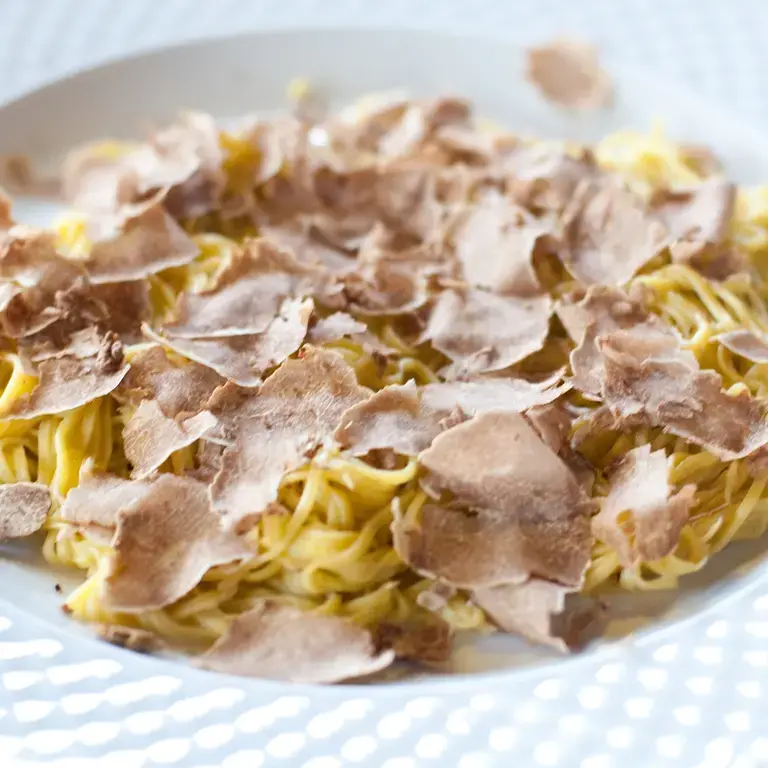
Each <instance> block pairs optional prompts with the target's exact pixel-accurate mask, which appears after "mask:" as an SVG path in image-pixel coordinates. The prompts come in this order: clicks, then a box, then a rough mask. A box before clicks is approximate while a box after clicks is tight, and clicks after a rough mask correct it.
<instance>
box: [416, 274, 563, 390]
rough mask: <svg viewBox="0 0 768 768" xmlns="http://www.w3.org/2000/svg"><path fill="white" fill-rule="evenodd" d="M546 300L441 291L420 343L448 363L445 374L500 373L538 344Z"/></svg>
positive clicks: (548, 310)
mask: <svg viewBox="0 0 768 768" xmlns="http://www.w3.org/2000/svg"><path fill="white" fill-rule="evenodd" d="M551 314H552V302H551V301H550V299H549V297H548V296H540V297H537V298H532V299H518V298H515V297H506V296H497V295H495V294H492V293H487V292H485V291H478V290H474V289H466V290H446V291H443V292H442V293H441V294H440V296H438V298H437V300H436V302H435V306H434V308H433V309H432V313H431V315H430V317H429V321H428V323H427V327H426V329H425V330H424V333H423V334H422V336H421V340H422V341H429V342H431V344H432V346H433V347H434V348H435V349H437V350H438V351H440V352H442V353H443V354H444V355H445V356H446V357H448V358H449V359H450V360H452V361H453V364H452V365H450V366H449V367H448V368H447V369H446V370H445V371H442V372H441V373H442V374H443V375H444V376H445V377H446V378H456V379H458V378H469V377H471V376H474V375H477V374H480V373H487V372H490V371H500V370H503V369H504V368H508V367H509V366H511V365H513V364H514V363H517V362H519V361H520V360H523V359H524V358H526V357H528V355H531V354H533V353H534V352H536V351H538V350H539V349H541V348H542V346H543V345H544V342H545V341H546V338H547V335H548V333H549V318H550V315H551Z"/></svg>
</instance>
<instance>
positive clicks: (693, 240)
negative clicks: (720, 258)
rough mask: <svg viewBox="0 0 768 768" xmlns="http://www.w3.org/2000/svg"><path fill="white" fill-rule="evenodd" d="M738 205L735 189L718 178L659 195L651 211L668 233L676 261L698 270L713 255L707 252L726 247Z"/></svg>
mask: <svg viewBox="0 0 768 768" xmlns="http://www.w3.org/2000/svg"><path fill="white" fill-rule="evenodd" d="M735 203H736V186H735V185H734V184H731V183H730V182H728V181H726V180H725V179H722V178H718V177H714V178H711V179H707V180H706V181H704V182H702V183H701V184H700V185H699V186H697V187H693V188H691V189H682V190H675V191H672V190H662V191H660V192H658V193H657V194H656V195H655V196H654V198H653V200H652V208H653V210H654V211H655V213H656V215H657V216H658V217H659V218H660V219H661V220H662V221H663V222H664V224H665V225H666V227H667V229H668V230H669V237H670V252H671V254H672V259H673V261H677V262H683V263H688V264H692V265H693V266H694V267H695V266H696V265H697V263H699V260H700V259H702V258H705V257H706V256H707V255H710V256H711V255H712V254H711V253H710V254H706V253H705V251H707V250H708V249H709V250H710V251H711V250H712V249H717V248H719V247H721V246H723V244H724V242H725V239H726V236H727V234H728V225H729V224H730V221H731V218H732V216H733V210H734V206H735ZM703 263H706V261H704V262H703Z"/></svg>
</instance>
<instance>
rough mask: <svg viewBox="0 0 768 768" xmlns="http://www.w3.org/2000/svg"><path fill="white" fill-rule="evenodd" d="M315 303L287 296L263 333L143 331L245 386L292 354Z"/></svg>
mask: <svg viewBox="0 0 768 768" xmlns="http://www.w3.org/2000/svg"><path fill="white" fill-rule="evenodd" d="M313 308H314V303H313V301H312V299H304V300H303V301H302V300H299V299H286V301H284V302H283V306H282V307H281V309H280V312H279V314H278V315H277V316H276V317H274V319H273V320H272V322H271V323H270V324H269V325H268V326H267V328H266V330H265V331H264V332H263V333H258V334H251V335H234V336H223V337H220V338H178V337H175V336H171V337H166V336H161V335H160V334H158V333H156V332H155V331H153V330H151V329H150V328H148V327H146V326H145V327H144V334H145V335H146V336H147V337H148V338H150V339H152V340H153V341H155V342H157V343H158V344H162V345H163V346H166V347H168V348H169V349H172V350H173V351H174V352H176V353H177V354H179V355H181V356H182V357H186V358H188V359H189V360H193V361H194V362H196V363H199V364H200V365H204V366H206V367H208V368H210V369H212V370H213V371H216V373H218V374H219V375H220V376H223V377H224V378H226V379H229V380H230V381H233V382H235V383H236V384H240V385H241V386H243V387H256V386H258V385H259V384H261V382H262V380H263V375H264V374H265V373H266V372H267V371H269V370H270V369H271V368H274V367H275V366H276V365H279V364H280V363H282V362H283V360H285V359H286V358H287V357H289V356H290V355H292V354H293V353H294V352H295V351H296V350H297V349H298V348H299V347H300V346H301V345H302V343H303V342H304V339H305V337H306V335H307V327H308V325H309V320H310V317H311V316H312V311H313Z"/></svg>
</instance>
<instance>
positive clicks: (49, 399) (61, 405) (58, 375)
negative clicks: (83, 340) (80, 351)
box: [1, 336, 129, 419]
mask: <svg viewBox="0 0 768 768" xmlns="http://www.w3.org/2000/svg"><path fill="white" fill-rule="evenodd" d="M128 368H129V366H128V364H127V363H125V362H123V350H122V345H121V344H120V343H119V342H115V341H114V339H112V338H110V337H109V336H106V337H104V338H103V339H102V344H101V346H100V348H99V352H98V354H97V355H95V356H93V357H88V358H85V359H78V358H76V357H62V358H52V359H49V360H44V361H43V362H42V363H40V367H39V368H38V376H39V381H38V384H37V386H36V387H35V388H34V389H33V390H32V391H31V392H30V393H29V394H24V395H21V396H20V397H19V398H18V399H17V400H14V401H13V402H12V403H11V404H10V406H9V407H8V408H7V409H6V410H5V412H4V413H3V414H2V416H1V418H3V419H11V418H13V419H33V418H36V417H38V416H45V415H49V414H54V413H63V412H64V411H69V410H71V409H73V408H79V407H80V406H81V405H85V404H86V403H90V402H92V401H93V400H96V399H98V398H99V397H103V396H104V395H108V394H109V393H110V392H113V391H114V390H115V389H116V388H117V386H118V385H119V384H120V382H121V381H122V380H123V378H124V377H125V375H126V373H128Z"/></svg>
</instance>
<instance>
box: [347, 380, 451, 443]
mask: <svg viewBox="0 0 768 768" xmlns="http://www.w3.org/2000/svg"><path fill="white" fill-rule="evenodd" d="M440 431H441V427H440V415H439V414H438V413H437V412H435V411H429V410H428V409H423V408H422V407H421V403H420V398H419V392H418V390H417V389H416V386H415V385H414V384H413V382H410V383H408V384H404V385H397V384H395V385H391V386H389V387H384V389H381V390H379V391H378V392H374V393H373V394H372V395H371V396H370V397H369V398H368V399H367V400H363V401H362V402H360V403H357V404H356V405H353V406H352V407H351V408H350V409H349V410H348V411H346V412H345V413H344V414H343V415H342V417H341V422H340V425H339V428H338V429H337V430H336V435H335V437H336V440H337V442H338V443H339V445H341V447H342V448H345V449H347V450H349V451H350V452H351V453H352V454H354V455H356V456H362V455H364V454H366V453H368V452H369V451H373V450H377V449H381V448H389V449H391V450H393V451H395V453H400V454H403V455H405V456H415V455H416V454H418V453H420V452H421V451H423V450H425V449H426V448H428V447H429V445H430V444H431V442H432V440H433V439H434V438H435V437H436V436H437V435H438V434H439V433H440Z"/></svg>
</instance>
